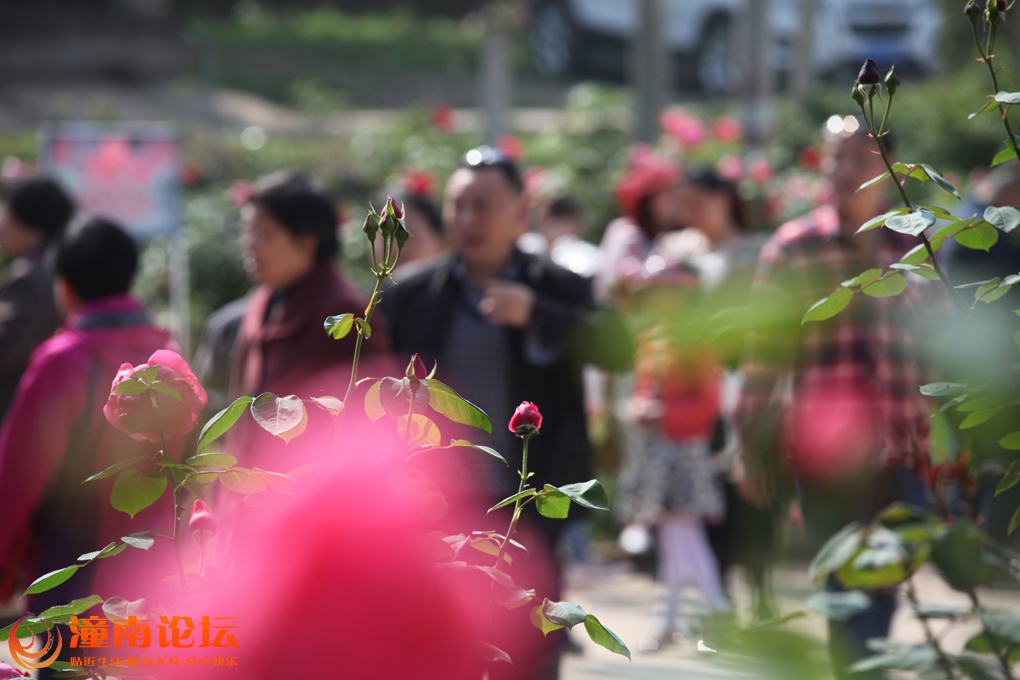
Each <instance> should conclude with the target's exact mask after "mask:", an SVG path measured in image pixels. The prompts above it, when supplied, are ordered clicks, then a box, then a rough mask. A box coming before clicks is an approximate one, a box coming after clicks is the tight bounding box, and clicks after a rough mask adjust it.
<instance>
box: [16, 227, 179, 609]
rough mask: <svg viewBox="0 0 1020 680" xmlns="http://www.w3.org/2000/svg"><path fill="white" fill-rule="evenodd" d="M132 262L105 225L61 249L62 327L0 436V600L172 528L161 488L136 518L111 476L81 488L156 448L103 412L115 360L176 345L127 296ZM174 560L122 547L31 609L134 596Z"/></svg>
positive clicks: (159, 550)
mask: <svg viewBox="0 0 1020 680" xmlns="http://www.w3.org/2000/svg"><path fill="white" fill-rule="evenodd" d="M137 264H138V250H137V248H136V246H135V244H134V242H133V241H132V240H131V237H130V236H128V235H127V234H126V233H125V232H124V231H123V230H122V229H120V228H119V227H118V226H116V225H115V224H113V223H111V222H108V221H106V220H101V219H96V220H93V221H91V222H89V223H88V224H86V225H84V226H83V227H82V228H81V229H80V230H78V231H77V232H76V233H74V234H73V235H72V236H70V237H69V238H68V239H67V240H66V241H65V242H64V243H63V244H62V245H61V246H60V248H59V250H58V254H57V262H56V278H57V284H56V290H57V298H58V304H59V306H60V307H61V309H62V311H63V312H64V313H65V315H66V322H65V323H64V326H63V327H62V328H61V329H60V330H59V331H57V333H56V334H55V335H54V336H53V337H52V338H50V339H49V340H47V341H46V342H45V343H43V344H42V345H40V346H39V347H38V348H37V349H36V350H35V352H34V353H33V354H32V357H31V359H30V361H29V365H28V369H27V371H26V372H25V375H24V377H23V378H22V380H21V383H20V385H19V387H18V390H17V393H16V395H15V398H14V402H13V404H12V406H11V410H10V411H9V413H8V417H7V419H6V420H5V421H4V426H3V430H2V431H0V518H2V521H0V576H2V578H0V588H2V590H0V600H4V601H6V600H7V599H9V598H10V596H11V595H18V594H20V592H21V591H22V590H23V589H24V587H25V586H27V585H28V584H29V583H31V581H32V580H33V579H35V578H37V577H38V576H40V575H42V574H45V573H48V572H50V571H53V570H56V569H61V568H63V567H67V566H69V565H72V564H75V563H76V561H77V560H78V556H79V555H81V554H83V553H86V552H90V551H93V550H99V549H100V548H102V547H103V546H105V545H107V544H108V543H110V542H111V541H116V540H119V539H120V537H121V536H126V535H128V534H130V533H132V532H135V531H140V530H145V529H162V528H166V527H169V526H171V523H172V516H173V510H172V507H173V506H172V502H171V497H170V494H169V493H166V494H164V496H163V498H161V499H160V501H159V502H157V503H155V504H153V505H151V506H149V507H148V508H146V509H144V510H142V511H141V512H139V513H138V514H137V515H135V517H134V518H133V519H132V518H130V517H129V516H128V515H127V514H125V513H123V512H120V511H117V510H114V509H113V507H112V506H111V505H110V492H111V489H112V486H113V482H114V477H109V478H106V479H102V480H99V481H97V482H89V483H88V484H82V481H83V480H84V479H85V478H87V477H89V476H90V475H93V474H95V473H96V472H100V471H102V470H104V469H106V468H108V467H110V466H111V465H113V464H115V463H117V462H119V461H122V460H126V459H129V458H133V457H136V456H139V455H142V454H146V453H148V454H151V453H153V444H151V443H150V442H139V441H135V440H134V439H132V438H131V437H129V436H128V435H127V434H126V433H124V432H121V431H119V430H116V429H114V427H113V426H111V425H110V424H109V423H108V422H107V420H106V418H105V417H104V415H103V405H104V404H105V403H106V401H107V397H108V396H109V393H110V385H111V383H112V382H113V378H114V376H115V375H116V374H117V371H118V369H119V368H120V366H121V364H124V363H129V364H131V365H133V366H136V365H139V364H144V363H146V362H147V361H148V360H149V357H150V356H151V355H152V354H153V353H154V352H156V351H157V350H161V349H176V344H175V343H174V341H173V340H172V339H171V338H170V336H169V335H168V334H167V333H166V332H165V331H163V330H161V329H158V328H156V327H155V326H153V325H152V322H151V321H150V320H149V317H148V315H147V314H146V313H145V310H144V309H143V308H142V306H141V304H140V303H139V302H138V301H137V300H136V299H135V298H133V297H131V296H130V295H128V290H129V289H130V287H131V282H132V279H133V278H134V275H135V271H136V269H137ZM176 453H179V452H176ZM173 565H174V563H173V552H172V548H171V546H170V542H169V541H157V543H156V544H155V545H154V546H153V547H152V549H151V550H148V551H142V550H133V549H128V551H126V552H124V553H122V554H120V555H118V556H116V557H113V558H111V559H104V560H99V561H97V563H96V564H93V565H90V566H88V567H86V568H84V569H82V570H80V571H79V572H78V573H77V574H75V576H74V577H73V578H72V579H71V580H69V581H67V582H65V583H64V584H62V585H61V586H58V587H57V588H54V589H53V590H49V591H46V592H44V593H40V594H39V595H35V596H31V599H30V602H29V604H28V608H29V609H30V610H31V611H34V612H40V611H42V610H43V609H45V608H46V607H49V606H53V605H59V604H65V603H67V602H69V601H70V600H71V599H73V598H77V597H84V596H87V595H91V594H93V593H96V594H99V595H102V596H103V597H104V598H106V597H110V596H114V595H118V596H121V597H125V598H127V599H136V598H138V597H142V596H143V595H144V594H147V593H145V592H143V590H142V589H143V587H144V584H145V583H146V582H149V583H151V582H152V580H154V581H155V582H159V581H160V580H161V579H162V578H164V577H165V576H167V575H169V574H172V573H173V569H174V566H173ZM164 572H165V573H164ZM153 576H156V578H155V579H153Z"/></svg>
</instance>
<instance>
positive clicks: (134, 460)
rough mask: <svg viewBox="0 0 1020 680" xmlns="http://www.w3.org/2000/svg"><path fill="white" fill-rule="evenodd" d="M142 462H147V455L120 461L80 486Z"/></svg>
mask: <svg viewBox="0 0 1020 680" xmlns="http://www.w3.org/2000/svg"><path fill="white" fill-rule="evenodd" d="M143 460H149V456H148V455H143V456H137V457H135V458H129V459H128V460H122V461H121V462H119V463H116V464H114V465H111V466H110V467H108V468H106V469H105V470H103V471H102V472H97V473H96V474H94V475H92V476H91V477H89V478H87V479H86V480H85V481H84V482H82V484H84V483H85V482H94V481H95V480H97V479H103V478H104V477H110V476H112V475H115V474H117V473H118V472H120V471H121V470H125V469H127V468H129V467H131V466H132V465H135V464H137V463H140V462H142V461H143Z"/></svg>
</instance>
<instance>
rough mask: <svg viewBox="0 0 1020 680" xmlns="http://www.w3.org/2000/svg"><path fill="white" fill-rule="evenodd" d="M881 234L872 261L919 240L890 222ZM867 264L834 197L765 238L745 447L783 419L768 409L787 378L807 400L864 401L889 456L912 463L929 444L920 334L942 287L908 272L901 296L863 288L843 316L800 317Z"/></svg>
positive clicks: (884, 261)
mask: <svg viewBox="0 0 1020 680" xmlns="http://www.w3.org/2000/svg"><path fill="white" fill-rule="evenodd" d="M880 234H881V241H880V243H879V245H878V247H877V250H876V253H875V260H874V263H873V264H871V265H869V267H875V268H882V269H883V270H885V269H888V267H889V265H890V264H893V263H895V262H897V261H899V259H900V258H901V257H902V256H903V254H904V253H905V252H906V251H907V250H909V249H910V248H911V247H913V246H914V245H916V244H917V242H916V241H914V240H913V239H910V238H906V237H901V236H900V235H899V234H896V233H895V232H892V231H888V230H885V229H883V230H882V231H881V232H880ZM865 268H868V267H865V266H863V265H862V262H861V259H860V256H859V254H858V252H857V249H856V248H855V244H854V242H853V240H852V238H851V237H847V236H844V235H842V234H841V233H840V229H839V216H838V214H837V212H836V210H835V208H833V207H832V206H828V205H826V206H823V207H821V208H818V209H817V210H815V211H814V212H812V213H809V214H808V215H805V216H804V217H802V218H800V219H797V220H793V221H792V222H788V223H787V224H785V225H783V226H782V227H780V228H779V229H778V230H777V231H776V233H775V234H774V235H773V237H772V238H771V239H770V240H769V241H768V243H766V244H765V246H764V248H763V249H762V252H761V255H760V257H759V260H758V270H757V273H756V275H755V280H754V284H753V286H752V300H753V301H754V305H753V306H752V309H754V310H757V313H758V314H760V315H761V316H760V317H759V318H758V319H757V320H756V321H755V322H754V328H753V330H752V332H751V333H750V334H749V337H748V344H747V354H746V356H745V361H744V365H743V370H744V384H743V388H742V392H741V395H740V402H739V404H738V408H737V418H736V419H737V427H738V431H739V433H740V436H741V440H742V444H743V445H744V446H743V448H744V450H745V451H749V450H750V449H749V448H748V445H749V444H750V443H751V442H752V441H753V439H754V437H755V436H757V435H758V434H759V433H760V432H761V430H759V429H758V428H760V427H761V426H762V425H765V424H767V425H770V426H774V425H776V423H775V422H773V423H767V419H769V418H776V417H777V416H776V411H775V410H774V407H773V405H772V401H773V399H775V398H776V395H777V392H778V390H777V385H778V386H780V388H782V386H785V385H789V386H792V393H788V394H787V396H788V397H792V402H793V403H794V404H799V405H800V406H804V405H807V406H808V407H810V406H811V405H812V404H813V403H814V404H815V405H816V408H817V407H818V406H817V405H818V404H819V403H828V402H825V401H824V399H825V398H826V397H828V398H832V397H833V395H836V397H837V398H839V396H840V395H842V396H843V397H846V398H849V399H857V400H858V401H859V403H861V404H864V405H866V407H867V409H868V410H869V412H870V413H871V414H872V415H871V416H870V417H869V420H872V421H873V425H874V427H875V431H874V435H875V436H876V438H877V440H878V441H879V442H882V449H881V451H879V452H877V453H878V454H879V456H880V460H882V461H884V462H885V463H902V464H904V465H907V466H912V465H913V462H914V459H915V456H916V454H917V453H918V452H920V453H922V454H927V451H928V446H927V439H928V431H929V422H928V415H929V413H930V409H929V405H928V403H927V400H926V399H925V398H924V397H923V396H922V395H921V394H920V392H919V387H920V385H921V384H922V375H923V371H922V369H921V367H920V365H919V362H918V358H919V357H918V348H917V342H916V341H917V338H918V337H920V335H919V330H920V328H921V325H922V322H923V319H924V314H923V308H924V304H925V300H926V299H927V298H929V297H930V291H932V290H933V289H934V288H935V287H934V286H930V285H927V284H928V283H929V282H927V281H925V280H923V279H921V278H920V277H916V276H913V275H910V276H909V277H908V278H909V279H910V284H909V285H908V287H907V290H906V291H904V292H903V293H901V294H900V295H898V296H895V297H887V298H873V297H868V296H865V295H863V294H861V293H857V294H855V295H854V297H853V300H852V301H851V303H850V305H849V306H848V307H847V308H846V309H844V310H843V311H842V312H840V313H839V314H837V315H836V316H835V317H833V318H831V319H828V320H826V321H822V322H808V323H806V324H804V325H803V326H802V325H801V324H800V320H801V318H802V316H803V314H804V312H805V311H806V310H807V309H808V308H809V307H810V306H811V305H812V304H814V303H815V302H817V301H818V300H820V299H822V298H824V297H826V296H828V295H829V294H831V293H833V292H834V291H835V290H837V289H838V288H839V286H840V284H841V283H842V282H843V281H846V280H848V279H852V278H854V277H855V276H857V275H858V274H860V273H861V272H862V271H863V270H864V269H865ZM787 381H789V382H787ZM819 396H822V397H823V399H822V400H819V399H818V397H819ZM821 408H824V407H821Z"/></svg>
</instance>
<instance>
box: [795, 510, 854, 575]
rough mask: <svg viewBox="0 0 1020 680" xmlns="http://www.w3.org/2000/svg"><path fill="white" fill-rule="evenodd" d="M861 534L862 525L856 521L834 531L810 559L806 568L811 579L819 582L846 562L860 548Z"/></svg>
mask: <svg viewBox="0 0 1020 680" xmlns="http://www.w3.org/2000/svg"><path fill="white" fill-rule="evenodd" d="M863 535H864V527H863V526H862V525H861V524H860V523H858V522H853V523H851V524H848V525H847V526H845V527H843V528H842V529H841V530H840V531H838V532H836V533H835V534H834V535H833V536H832V538H830V539H829V540H828V541H826V542H825V545H823V546H822V549H821V550H819V551H818V554H817V555H815V558H814V559H813V560H812V561H811V566H810V567H809V568H808V574H809V575H810V576H811V580H812V581H814V582H815V583H821V582H822V581H824V580H825V578H826V577H827V576H828V575H829V574H831V573H832V572H834V571H837V570H838V569H839V568H840V567H842V566H843V565H844V564H846V563H847V562H848V561H849V560H850V558H852V557H853V556H854V555H855V554H856V553H857V551H858V549H859V548H860V546H861V538H862V537H863Z"/></svg>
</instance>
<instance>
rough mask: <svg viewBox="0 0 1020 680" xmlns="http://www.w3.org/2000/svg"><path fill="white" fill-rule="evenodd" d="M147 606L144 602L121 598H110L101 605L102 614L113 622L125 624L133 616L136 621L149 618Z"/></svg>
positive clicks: (142, 600)
mask: <svg viewBox="0 0 1020 680" xmlns="http://www.w3.org/2000/svg"><path fill="white" fill-rule="evenodd" d="M148 610H149V606H148V603H147V602H146V601H145V600H144V599H141V600H125V599H124V598H123V597H111V598H109V599H107V600H106V602H104V603H103V613H104V614H106V618H108V619H109V620H110V621H113V622H126V621H127V620H128V619H129V618H130V617H132V616H134V617H135V619H136V620H137V621H144V620H145V619H147V618H149V614H148Z"/></svg>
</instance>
